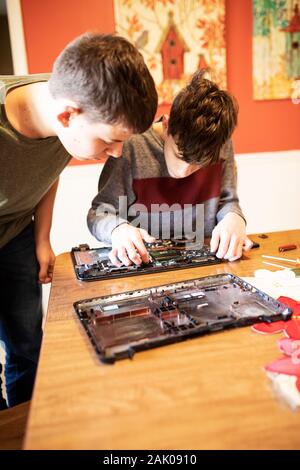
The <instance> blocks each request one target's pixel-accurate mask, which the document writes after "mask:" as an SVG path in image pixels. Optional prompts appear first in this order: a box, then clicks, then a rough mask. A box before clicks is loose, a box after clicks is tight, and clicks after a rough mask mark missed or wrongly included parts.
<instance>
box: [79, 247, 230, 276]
mask: <svg viewBox="0 0 300 470" xmlns="http://www.w3.org/2000/svg"><path fill="white" fill-rule="evenodd" d="M145 245H146V248H147V249H148V252H149V257H150V262H149V263H147V264H142V265H140V266H137V265H131V266H124V265H122V266H120V267H117V266H115V265H113V264H112V263H111V261H110V259H109V252H110V250H111V247H104V248H94V249H90V247H89V246H88V245H79V247H76V248H72V252H71V255H72V260H73V264H74V269H75V273H76V276H77V278H78V279H80V280H81V281H95V280H100V279H107V278H109V279H112V278H115V277H123V276H132V275H137V274H154V273H156V272H161V271H170V270H172V269H184V268H185V269H186V268H193V267H199V266H207V265H212V264H219V263H221V260H220V259H219V258H217V257H216V256H215V255H214V254H213V253H211V252H210V250H209V248H208V247H207V246H202V245H197V244H196V243H194V242H193V241H187V240H157V241H156V242H155V243H146V244H145Z"/></svg>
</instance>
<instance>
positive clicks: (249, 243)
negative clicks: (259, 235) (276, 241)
mask: <svg viewBox="0 0 300 470" xmlns="http://www.w3.org/2000/svg"><path fill="white" fill-rule="evenodd" d="M252 245H253V241H252V240H250V238H248V237H246V238H245V240H244V243H243V250H244V251H248V250H250V248H252Z"/></svg>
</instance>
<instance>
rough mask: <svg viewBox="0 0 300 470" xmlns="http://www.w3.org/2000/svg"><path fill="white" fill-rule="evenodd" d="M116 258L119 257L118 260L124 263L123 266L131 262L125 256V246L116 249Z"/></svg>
mask: <svg viewBox="0 0 300 470" xmlns="http://www.w3.org/2000/svg"><path fill="white" fill-rule="evenodd" d="M118 258H119V260H121V261H122V263H123V264H125V266H129V265H130V264H132V262H131V261H130V259H129V258H128V256H127V251H126V248H125V247H124V246H121V247H120V248H119V249H118Z"/></svg>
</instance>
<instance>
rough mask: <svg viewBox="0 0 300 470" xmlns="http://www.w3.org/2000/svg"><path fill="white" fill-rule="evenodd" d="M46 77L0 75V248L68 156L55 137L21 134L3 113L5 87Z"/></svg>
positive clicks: (15, 232)
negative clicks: (35, 137)
mask: <svg viewBox="0 0 300 470" xmlns="http://www.w3.org/2000/svg"><path fill="white" fill-rule="evenodd" d="M49 77H50V76H49V74H37V75H27V76H23V77H21V76H1V75H0V248H1V247H3V246H4V245H5V244H6V243H7V242H9V241H10V240H11V239H12V238H14V237H15V236H17V235H18V234H19V233H20V232H21V231H22V230H23V229H24V228H25V227H26V226H27V225H28V224H29V223H30V221H31V220H32V217H33V215H34V212H35V208H36V206H37V204H38V203H39V201H40V200H41V199H42V197H43V196H44V194H45V193H46V192H47V191H48V189H49V188H50V186H51V185H52V184H53V182H54V181H55V180H56V179H57V177H58V176H59V174H60V173H61V171H62V170H63V169H64V167H65V166H66V165H67V164H68V162H69V160H70V158H71V157H70V155H69V154H68V153H67V151H66V150H65V148H64V147H63V145H62V144H61V142H60V140H59V139H58V137H56V136H54V137H47V138H45V139H31V138H28V137H25V136H23V135H22V134H20V133H19V132H18V131H16V130H15V129H14V128H13V127H12V126H11V124H10V122H9V121H8V119H7V116H6V112H5V105H4V103H5V97H6V95H7V92H8V90H9V89H11V88H16V87H19V86H23V85H28V84H30V83H34V82H41V81H47V80H48V79H49Z"/></svg>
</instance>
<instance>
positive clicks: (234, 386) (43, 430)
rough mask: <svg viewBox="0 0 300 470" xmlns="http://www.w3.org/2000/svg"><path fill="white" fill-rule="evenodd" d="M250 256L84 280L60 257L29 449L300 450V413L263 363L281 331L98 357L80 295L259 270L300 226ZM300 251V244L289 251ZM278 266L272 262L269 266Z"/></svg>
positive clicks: (273, 354) (241, 332) (236, 333)
mask: <svg viewBox="0 0 300 470" xmlns="http://www.w3.org/2000/svg"><path fill="white" fill-rule="evenodd" d="M251 238H252V239H253V240H255V241H258V242H259V243H260V245H261V247H260V248H258V249H254V250H252V251H251V252H250V254H247V256H246V257H244V259H243V260H240V261H237V262H234V263H224V264H221V265H217V266H211V267H202V268H194V269H187V270H182V271H172V272H168V273H163V274H162V273H160V274H155V275H144V276H139V277H128V278H124V279H115V280H109V281H99V282H92V283H83V282H80V281H77V280H76V278H75V276H74V272H73V268H72V264H71V259H70V255H69V254H68V253H65V254H62V255H60V256H58V258H57V261H56V264H55V270H54V278H53V284H52V289H51V295H50V301H49V309H48V318H47V322H46V327H45V334H44V340H43V345H42V351H41V357H40V362H39V367H38V373H37V380H36V385H35V390H34V395H33V399H32V404H31V410H30V417H29V422H28V426H27V432H26V438H25V448H26V449H215V448H216V449H231V448H233V449H253V448H256V449H265V448H267V449H295V448H297V449H299V448H300V412H299V413H295V412H292V411H290V410H289V409H288V408H286V407H285V406H284V405H282V404H280V403H279V402H278V401H277V399H275V398H274V397H273V395H272V391H271V389H270V385H269V382H268V379H267V377H266V375H265V373H264V370H263V366H264V364H266V363H267V362H269V361H272V360H274V359H276V358H277V357H279V356H280V353H279V350H278V346H277V344H276V343H277V339H278V336H262V335H258V334H255V333H253V332H252V331H251V330H250V328H248V327H246V328H241V329H234V330H230V331H224V332H220V333H216V334H211V335H208V336H205V337H199V338H195V339H192V340H188V341H185V342H183V343H177V344H174V345H169V346H166V347H162V348H157V349H152V350H149V351H145V352H140V353H137V354H136V355H135V356H134V359H133V360H123V361H119V362H117V363H116V364H115V365H104V364H102V363H100V362H99V361H98V359H97V357H96V354H95V353H94V350H93V348H92V346H91V345H90V342H89V340H88V338H87V336H86V333H85V331H84V330H83V328H82V326H81V325H80V323H79V321H78V320H77V317H76V315H75V313H74V311H73V307H72V304H73V302H74V301H76V300H80V299H84V298H89V297H92V296H99V295H106V294H113V293H116V292H121V291H127V290H132V289H137V288H142V287H148V286H152V285H159V284H166V283H169V282H173V281H180V280H183V279H192V278H197V277H202V276H206V275H208V274H217V273H222V272H231V273H234V274H237V275H239V276H252V275H253V272H254V270H255V269H257V268H263V267H264V265H263V264H262V262H261V261H262V259H261V255H262V254H269V255H272V254H273V255H275V256H276V255H278V246H279V245H280V244H286V243H295V244H298V246H299V245H300V243H299V240H300V230H298V231H296V230H294V231H289V232H280V233H279V232H278V233H270V234H268V238H266V239H260V238H258V237H257V236H252V237H251ZM291 254H292V257H293V258H295V257H297V256H300V249H298V250H297V251H293V252H288V253H284V256H286V257H289V256H291ZM271 269H272V268H271Z"/></svg>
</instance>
